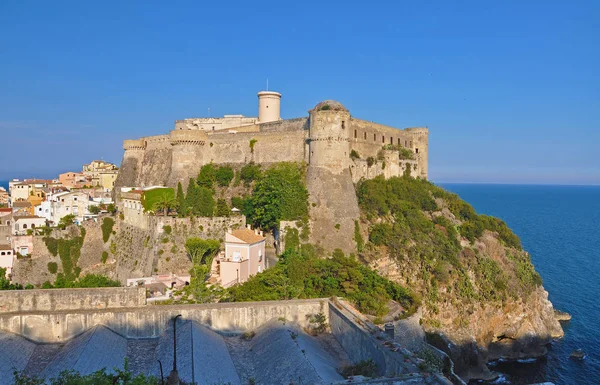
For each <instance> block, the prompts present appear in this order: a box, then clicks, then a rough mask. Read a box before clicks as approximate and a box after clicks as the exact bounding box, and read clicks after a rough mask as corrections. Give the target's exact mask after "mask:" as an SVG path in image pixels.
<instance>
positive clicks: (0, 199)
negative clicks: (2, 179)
mask: <svg viewBox="0 0 600 385" xmlns="http://www.w3.org/2000/svg"><path fill="white" fill-rule="evenodd" d="M9 201H10V197H9V196H8V191H6V189H5V188H4V187H0V206H3V205H8V203H9Z"/></svg>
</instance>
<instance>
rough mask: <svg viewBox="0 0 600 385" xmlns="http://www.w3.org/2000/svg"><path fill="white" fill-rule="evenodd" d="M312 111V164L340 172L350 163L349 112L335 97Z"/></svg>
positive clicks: (310, 148)
mask: <svg viewBox="0 0 600 385" xmlns="http://www.w3.org/2000/svg"><path fill="white" fill-rule="evenodd" d="M309 113H310V137H309V150H310V153H309V164H310V165H311V166H316V167H324V168H327V169H329V170H330V171H332V172H334V173H336V174H339V173H341V172H342V171H344V170H347V169H348V167H349V166H350V112H348V110H347V109H346V107H344V106H343V105H342V104H341V103H339V102H336V101H335V100H325V101H323V102H321V103H319V104H317V105H316V106H315V107H314V108H313V109H312V110H310V111H309Z"/></svg>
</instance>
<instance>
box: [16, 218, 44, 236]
mask: <svg viewBox="0 0 600 385" xmlns="http://www.w3.org/2000/svg"><path fill="white" fill-rule="evenodd" d="M45 226H46V218H42V217H38V216H37V215H23V216H19V217H14V221H13V235H25V234H27V231H28V230H34V229H36V228H40V227H45Z"/></svg>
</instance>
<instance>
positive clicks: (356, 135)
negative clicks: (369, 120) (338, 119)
mask: <svg viewBox="0 0 600 385" xmlns="http://www.w3.org/2000/svg"><path fill="white" fill-rule="evenodd" d="M357 137H358V131H356V130H354V139H356V138H357Z"/></svg>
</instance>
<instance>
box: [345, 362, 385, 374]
mask: <svg viewBox="0 0 600 385" xmlns="http://www.w3.org/2000/svg"><path fill="white" fill-rule="evenodd" d="M341 375H342V376H344V377H345V378H348V377H351V376H365V377H376V376H377V364H376V363H375V362H374V361H373V360H367V361H360V362H358V363H356V364H353V365H349V366H345V367H344V368H343V369H342V372H341Z"/></svg>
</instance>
